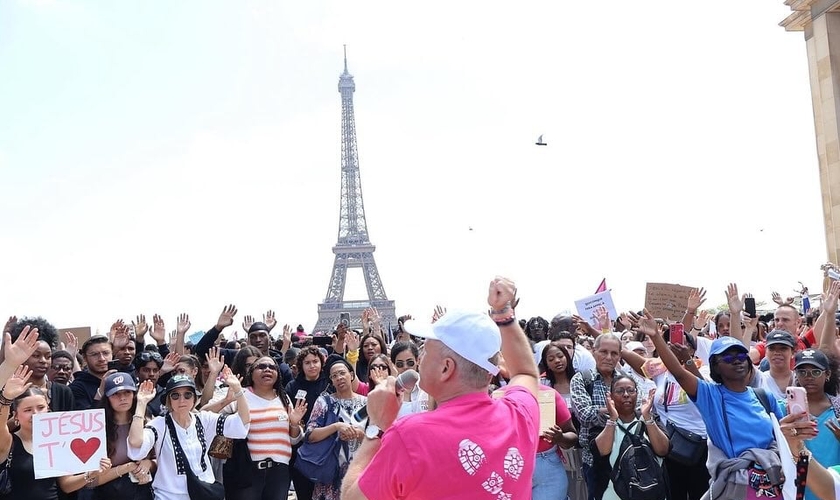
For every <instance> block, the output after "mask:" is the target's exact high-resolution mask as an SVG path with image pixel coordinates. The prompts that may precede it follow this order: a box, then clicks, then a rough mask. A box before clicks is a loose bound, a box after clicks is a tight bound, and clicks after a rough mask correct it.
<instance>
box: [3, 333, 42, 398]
mask: <svg viewBox="0 0 840 500" xmlns="http://www.w3.org/2000/svg"><path fill="white" fill-rule="evenodd" d="M37 348H38V329H37V328H30V327H29V325H27V326H25V327H23V331H21V332H20V336H18V338H17V340H15V342H14V343H12V335H11V334H10V333H9V332H6V333H4V334H3V352H5V353H6V356H5V359H4V360H3V362H2V363H0V387H3V386H4V385H6V382H7V381H8V380H9V379H10V378H11V377H12V375H13V374H14V373H15V371H16V370H17V369H18V367H20V366H21V365H22V364H24V363H25V362H26V360H27V359H29V356H32V353H33V352H35V349H37Z"/></svg>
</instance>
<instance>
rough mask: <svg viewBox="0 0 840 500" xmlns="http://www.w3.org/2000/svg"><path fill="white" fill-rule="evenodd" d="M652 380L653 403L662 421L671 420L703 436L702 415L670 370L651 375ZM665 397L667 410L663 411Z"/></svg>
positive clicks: (704, 426) (704, 427) (704, 430)
mask: <svg viewBox="0 0 840 500" xmlns="http://www.w3.org/2000/svg"><path fill="white" fill-rule="evenodd" d="M653 381H654V383H655V384H656V395H655V396H654V398H653V405H654V406H655V407H656V413H657V414H659V418H660V419H661V420H662V423H663V424H667V423H668V422H672V423H673V424H674V425H676V426H677V427H679V428H680V429H685V430H687V431H690V432H693V433H695V434H699V435H701V436H705V435H706V425H705V424H704V423H703V416H702V415H700V411H699V410H698V409H697V407H696V406H695V405H694V403H693V402H692V401H691V399H689V397H688V394H686V393H685V390H683V388H682V387H681V386H680V384H679V383H678V382H677V379H676V378H675V377H674V376H673V375H671V373H670V372H665V373H661V374H659V375H656V376H655V377H653ZM666 398H667V401H668V411H665V401H666Z"/></svg>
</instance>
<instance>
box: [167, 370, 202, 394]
mask: <svg viewBox="0 0 840 500" xmlns="http://www.w3.org/2000/svg"><path fill="white" fill-rule="evenodd" d="M181 387H189V388H190V389H192V391H193V392H197V391H196V389H195V382H194V381H193V379H192V377H190V376H189V375H175V376H173V377H172V378H170V379H169V381H168V382H167V383H166V391H165V392H164V394H163V399H164V400H166V398H167V397H168V396H169V393H170V392H172V391H174V390H175V389H179V388H181Z"/></svg>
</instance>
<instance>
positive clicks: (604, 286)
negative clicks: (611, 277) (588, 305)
mask: <svg viewBox="0 0 840 500" xmlns="http://www.w3.org/2000/svg"><path fill="white" fill-rule="evenodd" d="M606 291H607V278H604V279H602V280H601V284H600V285H598V289H597V290H595V293H601V292H606Z"/></svg>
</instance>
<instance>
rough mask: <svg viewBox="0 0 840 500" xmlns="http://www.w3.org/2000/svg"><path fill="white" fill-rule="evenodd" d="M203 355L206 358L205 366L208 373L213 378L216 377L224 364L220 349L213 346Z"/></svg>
mask: <svg viewBox="0 0 840 500" xmlns="http://www.w3.org/2000/svg"><path fill="white" fill-rule="evenodd" d="M204 356H205V357H206V358H207V367H208V368H210V374H211V375H214V378H215V377H217V376H218V375H219V374H220V373H221V372H222V368H224V366H225V357H224V355H223V354H222V352H221V350H220V349H219V348H218V347H215V346H213V347H211V348H210V349H209V350H208V351H207V354H205V355H204Z"/></svg>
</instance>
